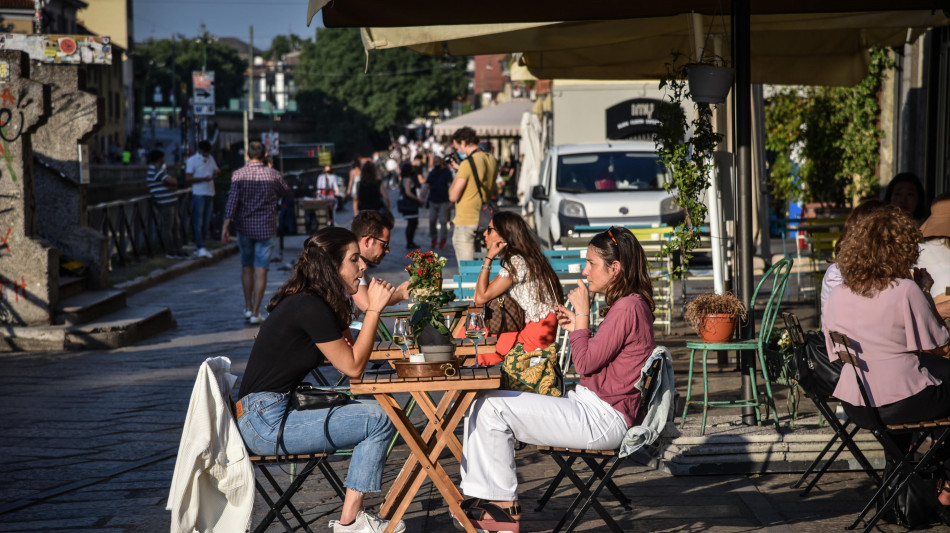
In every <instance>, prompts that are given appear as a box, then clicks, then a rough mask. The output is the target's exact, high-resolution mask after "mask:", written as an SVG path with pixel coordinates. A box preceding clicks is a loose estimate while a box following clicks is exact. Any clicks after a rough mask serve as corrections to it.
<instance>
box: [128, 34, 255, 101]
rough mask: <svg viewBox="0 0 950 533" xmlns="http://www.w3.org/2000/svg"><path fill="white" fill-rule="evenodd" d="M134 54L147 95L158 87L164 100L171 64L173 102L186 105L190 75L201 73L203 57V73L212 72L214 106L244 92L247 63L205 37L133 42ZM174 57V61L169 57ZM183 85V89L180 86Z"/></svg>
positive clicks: (169, 89) (168, 91)
mask: <svg viewBox="0 0 950 533" xmlns="http://www.w3.org/2000/svg"><path fill="white" fill-rule="evenodd" d="M135 53H136V55H137V56H138V60H139V61H141V63H140V65H139V68H141V69H142V70H143V71H144V72H145V88H146V91H147V92H148V93H149V94H151V92H152V91H154V87H156V86H158V87H161V89H162V93H163V94H164V95H166V97H167V96H168V95H169V94H171V90H172V64H173V63H174V68H175V81H176V84H177V85H178V87H177V89H178V92H177V93H175V94H176V96H175V101H176V102H177V103H178V104H179V105H181V104H182V103H183V101H182V98H183V97H184V98H185V100H184V103H187V98H188V97H189V96H190V95H191V73H192V72H193V71H196V70H201V67H202V65H203V62H204V59H205V57H207V62H208V63H207V70H213V71H214V89H215V100H216V102H215V103H216V105H218V106H224V105H227V102H228V100H229V99H231V98H240V97H241V96H242V95H243V93H244V76H245V71H246V67H247V64H246V63H245V62H244V61H243V60H241V58H240V56H238V53H237V52H236V51H234V49H232V48H231V47H229V46H226V45H224V44H221V43H219V42H217V41H215V40H214V37H212V36H210V35H208V34H205V35H204V36H201V37H197V38H193V39H191V38H179V39H175V40H174V41H172V40H171V39H161V40H153V39H149V40H148V41H145V42H144V43H136V45H135ZM173 57H174V61H173V60H172V58H173ZM181 84H185V85H184V87H185V89H182V85H181Z"/></svg>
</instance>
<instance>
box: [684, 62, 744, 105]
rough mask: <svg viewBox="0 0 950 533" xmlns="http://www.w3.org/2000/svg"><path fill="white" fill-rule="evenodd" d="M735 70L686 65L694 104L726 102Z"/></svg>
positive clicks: (702, 65) (700, 64)
mask: <svg viewBox="0 0 950 533" xmlns="http://www.w3.org/2000/svg"><path fill="white" fill-rule="evenodd" d="M735 74H736V71H735V69H732V68H729V67H723V66H719V65H713V64H710V63H690V64H688V65H686V75H687V79H688V81H689V92H690V94H691V95H692V97H693V101H694V102H698V103H703V104H721V103H723V102H725V101H726V96H727V95H728V94H729V89H731V88H732V80H733V79H735Z"/></svg>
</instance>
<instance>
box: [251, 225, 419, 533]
mask: <svg viewBox="0 0 950 533" xmlns="http://www.w3.org/2000/svg"><path fill="white" fill-rule="evenodd" d="M365 270H366V263H364V262H363V260H362V259H361V258H360V250H359V245H358V244H357V238H356V235H354V234H353V233H352V232H351V231H350V230H347V229H344V228H338V227H329V228H324V229H322V230H320V231H318V232H317V233H316V234H314V236H313V237H310V238H309V239H307V241H306V243H305V244H304V249H303V252H302V253H301V254H300V257H299V258H298V259H297V264H296V266H295V267H294V271H293V274H291V276H290V279H289V280H287V282H286V283H284V285H283V286H281V287H280V289H278V290H277V293H276V294H275V295H274V297H273V298H272V299H271V301H270V303H269V304H268V306H267V310H268V311H269V312H270V316H269V317H268V318H267V320H266V321H265V322H264V324H263V326H261V330H260V332H259V333H258V335H257V339H256V340H255V341H254V347H253V348H252V349H251V357H250V358H249V359H248V361H247V369H246V370H245V372H244V377H243V378H242V380H241V389H240V392H239V393H238V397H239V398H241V400H240V401H239V402H238V404H237V414H238V428H240V431H241V435H242V436H243V438H244V443H245V444H246V445H247V448H248V450H250V452H251V453H253V454H256V455H274V452H275V450H276V449H277V446H278V444H279V445H280V451H281V452H282V453H287V454H308V453H323V452H326V451H333V450H337V449H341V448H352V449H353V457H352V459H351V460H350V467H349V471H348V473H347V476H346V483H345V485H346V496H345V498H344V501H343V511H342V514H341V516H340V520H339V521H338V522H337V521H334V522H333V524H334V525H333V531H334V532H335V533H341V532H349V531H382V530H383V528H385V527H386V521H384V520H380V519H379V518H377V517H376V516H373V515H372V514H369V513H364V512H363V510H362V508H363V494H365V493H367V492H379V491H380V490H381V483H382V474H383V464H384V463H385V462H386V450H387V448H388V446H389V441H390V440H391V439H392V436H393V433H394V432H395V430H394V428H393V425H392V423H391V422H390V421H389V419H388V418H387V417H386V413H385V412H383V410H382V408H381V407H380V406H379V404H378V403H376V402H375V401H371V400H362V399H361V400H352V401H350V402H348V403H347V404H345V405H342V406H339V407H336V408H333V409H332V410H331V409H309V410H303V411H298V410H296V409H292V408H291V409H289V411H288V410H287V402H289V401H290V399H289V393H290V391H291V390H292V389H293V388H294V387H296V385H297V384H298V383H300V382H301V381H302V380H304V378H306V377H307V375H308V374H309V373H310V371H311V370H314V369H316V368H317V367H318V366H320V365H321V364H323V363H324V362H326V361H329V362H330V364H332V365H333V366H334V368H336V369H337V370H339V371H340V372H342V373H343V374H345V375H347V376H349V377H351V378H353V377H360V376H361V375H362V374H363V369H364V368H365V367H366V363H367V362H368V361H369V354H370V351H371V350H372V348H373V343H374V341H375V337H376V325H377V322H378V321H379V313H380V311H381V310H382V308H383V306H385V305H386V304H387V303H388V302H389V298H390V296H392V293H393V291H394V290H395V289H394V288H393V286H392V285H391V284H389V283H387V282H385V281H380V280H375V279H374V280H373V281H372V282H371V283H370V284H369V304H370V305H369V308H368V309H367V310H366V316H365V317H364V319H363V324H364V325H365V327H364V328H363V329H362V330H361V331H360V334H359V337H358V338H357V339H356V341H355V342H353V338H352V336H351V335H350V331H349V324H350V317H351V316H352V310H353V305H352V299H351V296H352V295H353V294H355V293H356V291H357V290H358V289H359V286H360V278H361V277H362V276H363V272H364V271H365ZM318 371H319V370H318ZM285 412H286V413H287V420H286V423H284V424H283V437H282V438H281V439H280V442H279V443H278V434H279V431H280V430H279V429H278V428H280V427H281V421H282V419H283V417H284V413H285ZM395 531H405V525H404V524H403V523H402V522H400V523H399V524H398V525H397V526H396V528H395Z"/></svg>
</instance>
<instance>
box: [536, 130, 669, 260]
mask: <svg viewBox="0 0 950 533" xmlns="http://www.w3.org/2000/svg"><path fill="white" fill-rule="evenodd" d="M540 176H541V177H540V180H541V183H540V185H535V186H534V188H533V189H532V190H531V198H532V199H533V200H534V203H535V205H534V223H535V228H536V229H537V232H538V235H539V236H540V237H541V239H542V240H544V241H545V242H546V243H547V244H548V246H553V245H554V244H555V243H557V242H559V241H560V240H561V237H564V236H566V235H568V232H569V231H570V230H572V229H574V227H576V226H612V225H618V226H623V225H631V224H644V225H656V224H663V223H665V224H670V225H674V224H678V223H679V222H680V221H682V220H683V218H684V211H683V208H681V207H679V206H678V205H676V204H674V203H673V197H672V196H670V194H669V193H667V192H666V190H665V189H664V188H663V187H664V185H665V184H666V183H667V181H668V180H669V179H670V178H669V171H668V170H667V169H666V168H665V167H664V166H663V164H662V162H661V161H660V158H659V156H657V154H656V150H655V148H654V145H653V142H651V141H617V142H605V143H597V144H568V145H560V146H553V147H551V148H550V149H549V150H548V152H547V154H546V155H545V157H544V162H543V163H542V164H541V173H540Z"/></svg>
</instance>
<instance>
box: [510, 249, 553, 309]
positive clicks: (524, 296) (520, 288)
mask: <svg viewBox="0 0 950 533" xmlns="http://www.w3.org/2000/svg"><path fill="white" fill-rule="evenodd" d="M511 266H512V267H513V268H514V270H515V274H516V275H515V276H513V277H512V273H511V272H509V271H508V269H507V268H505V267H501V270H499V271H498V275H499V276H504V277H506V278H507V277H512V280H511V281H512V285H511V289H509V290H508V292H509V293H510V294H511V297H512V298H514V299H515V301H516V302H518V305H520V306H521V308H522V309H524V321H525V322H540V321H542V320H544V317H546V316H548V314H550V313H553V312H554V309H555V306H556V305H557V302H556V301H554V300H553V299H552V298H551V295H549V294H548V292H547V291H542V290H541V287H540V286H539V284H538V282H537V281H536V280H534V279H528V263H527V262H525V260H524V258H523V257H521V256H520V255H515V256H512V257H511Z"/></svg>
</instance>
